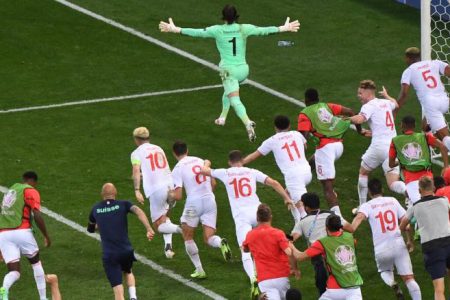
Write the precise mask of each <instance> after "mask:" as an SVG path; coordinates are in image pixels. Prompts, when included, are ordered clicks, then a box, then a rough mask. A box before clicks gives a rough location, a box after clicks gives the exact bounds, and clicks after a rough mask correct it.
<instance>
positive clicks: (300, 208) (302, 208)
mask: <svg viewBox="0 0 450 300" xmlns="http://www.w3.org/2000/svg"><path fill="white" fill-rule="evenodd" d="M297 210H298V213H299V214H300V219H301V218H304V217H306V215H307V213H306V210H305V208H304V207H303V205H302V206H300V207H297Z"/></svg>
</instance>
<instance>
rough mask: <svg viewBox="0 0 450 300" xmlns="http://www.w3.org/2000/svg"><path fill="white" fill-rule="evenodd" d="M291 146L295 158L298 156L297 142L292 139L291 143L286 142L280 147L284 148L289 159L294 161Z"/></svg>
mask: <svg viewBox="0 0 450 300" xmlns="http://www.w3.org/2000/svg"><path fill="white" fill-rule="evenodd" d="M291 147H292V148H294V151H295V153H296V154H297V158H300V151H298V147H297V143H296V142H295V141H292V143H291V144H288V143H287V142H286V144H284V146H283V147H281V149H286V151H287V154H288V156H289V159H290V160H291V161H294V156H293V155H292V152H291Z"/></svg>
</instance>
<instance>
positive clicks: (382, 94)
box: [378, 85, 399, 109]
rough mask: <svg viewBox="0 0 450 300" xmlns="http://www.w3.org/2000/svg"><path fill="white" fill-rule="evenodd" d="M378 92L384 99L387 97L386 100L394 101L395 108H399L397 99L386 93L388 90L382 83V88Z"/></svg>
mask: <svg viewBox="0 0 450 300" xmlns="http://www.w3.org/2000/svg"><path fill="white" fill-rule="evenodd" d="M378 93H379V94H380V96H382V97H383V98H384V99H387V100H389V101H391V102H392V103H394V105H395V109H398V108H399V105H398V102H397V100H396V99H395V98H394V97H392V96H391V95H389V94H388V92H387V90H386V88H385V87H384V85H383V89H382V90H381V91H379V92H378Z"/></svg>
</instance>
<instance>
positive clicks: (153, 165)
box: [131, 143, 173, 198]
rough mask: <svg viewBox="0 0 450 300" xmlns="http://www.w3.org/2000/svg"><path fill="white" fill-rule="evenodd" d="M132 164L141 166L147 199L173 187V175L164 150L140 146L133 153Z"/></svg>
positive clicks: (154, 146) (153, 146)
mask: <svg viewBox="0 0 450 300" xmlns="http://www.w3.org/2000/svg"><path fill="white" fill-rule="evenodd" d="M131 164H132V165H139V166H140V167H141V172H142V185H143V186H144V193H145V196H146V197H147V198H149V197H150V195H151V194H153V193H154V192H155V191H156V190H158V189H161V188H166V187H169V186H170V187H172V185H173V183H172V175H171V173H170V167H169V163H168V162H167V158H166V154H165V153H164V150H163V149H162V148H161V147H159V146H157V145H153V144H150V143H144V144H142V145H140V146H139V147H138V148H137V149H136V150H134V151H133V153H131Z"/></svg>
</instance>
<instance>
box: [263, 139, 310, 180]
mask: <svg viewBox="0 0 450 300" xmlns="http://www.w3.org/2000/svg"><path fill="white" fill-rule="evenodd" d="M305 144H306V139H305V138H304V137H303V135H302V134H301V133H300V132H298V131H282V132H278V133H277V134H275V135H273V136H271V137H270V138H268V139H267V140H265V141H264V142H263V143H262V144H261V146H260V147H259V148H258V152H259V153H261V154H262V155H267V154H269V153H270V152H273V155H274V156H275V161H276V163H277V165H278V168H280V170H281V172H282V173H283V175H284V176H285V178H286V176H290V175H291V174H293V173H294V174H296V175H298V174H302V173H304V172H305V171H310V170H311V167H310V166H309V163H308V161H307V160H306V157H305Z"/></svg>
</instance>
